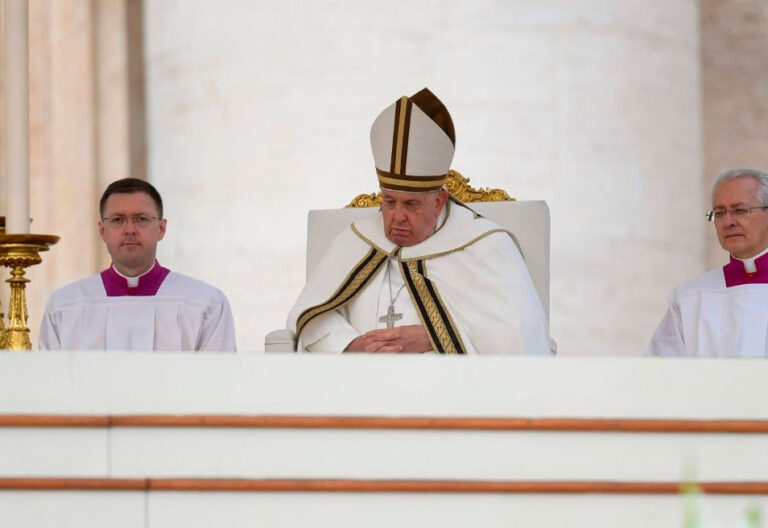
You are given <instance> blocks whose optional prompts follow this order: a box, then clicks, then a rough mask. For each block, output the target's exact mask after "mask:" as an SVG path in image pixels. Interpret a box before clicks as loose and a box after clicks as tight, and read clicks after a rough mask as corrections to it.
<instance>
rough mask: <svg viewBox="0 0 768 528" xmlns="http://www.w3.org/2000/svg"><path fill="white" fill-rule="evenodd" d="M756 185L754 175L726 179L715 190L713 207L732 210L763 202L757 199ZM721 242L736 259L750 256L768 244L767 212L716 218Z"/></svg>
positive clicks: (727, 214) (757, 187)
mask: <svg viewBox="0 0 768 528" xmlns="http://www.w3.org/2000/svg"><path fill="white" fill-rule="evenodd" d="M758 189H759V184H758V183H757V180H755V179H754V178H737V179H735V180H726V181H725V182H723V183H721V184H720V186H719V187H718V188H717V189H716V190H715V194H714V197H713V199H712V209H713V210H717V209H721V210H722V209H727V210H728V211H730V210H732V209H733V208H734V207H738V206H741V207H754V206H759V205H762V204H761V203H760V200H759V198H758V194H757V193H758ZM715 229H716V230H717V238H718V240H720V245H721V246H723V249H724V250H726V251H728V252H729V253H730V254H731V255H733V256H734V257H736V258H740V259H746V258H751V257H754V256H755V255H757V254H758V253H760V252H761V251H762V250H764V249H765V248H766V247H768V211H763V210H761V209H752V210H751V211H750V212H749V213H748V214H746V215H744V216H742V217H740V218H734V216H733V215H732V214H731V213H730V212H728V213H726V215H725V216H724V217H723V218H720V219H717V218H716V219H715Z"/></svg>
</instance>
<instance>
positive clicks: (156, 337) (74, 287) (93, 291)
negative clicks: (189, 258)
mask: <svg viewBox="0 0 768 528" xmlns="http://www.w3.org/2000/svg"><path fill="white" fill-rule="evenodd" d="M40 349H41V350H139V351H150V350H187V351H202V350H208V351H234V350H236V347H235V328H234V321H233V319H232V310H231V309H230V306H229V302H228V301H227V298H226V296H225V295H224V294H223V293H222V292H221V291H220V290H218V289H216V288H214V287H213V286H210V285H208V284H206V283H204V282H202V281H199V280H196V279H193V278H191V277H187V276H186V275H182V274H180V273H174V272H170V273H169V274H168V276H167V277H165V280H163V283H162V284H161V285H160V289H159V290H158V291H157V294H156V295H152V296H149V295H147V296H130V295H124V296H116V297H108V296H107V293H106V290H105V289H104V284H103V282H102V278H101V275H100V274H97V275H93V276H91V277H88V278H86V279H83V280H80V281H77V282H74V283H72V284H69V285H67V286H64V287H63V288H61V289H59V290H56V291H55V292H53V294H51V297H50V298H49V300H48V304H47V305H46V308H45V314H44V316H43V322H42V326H41V329H40Z"/></svg>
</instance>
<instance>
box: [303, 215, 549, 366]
mask: <svg viewBox="0 0 768 528" xmlns="http://www.w3.org/2000/svg"><path fill="white" fill-rule="evenodd" d="M391 260H394V261H395V263H396V266H397V267H396V269H397V270H398V271H399V274H400V276H399V277H396V283H399V284H404V285H405V288H404V291H403V293H402V296H403V298H410V301H411V303H412V309H413V311H414V312H415V313H416V314H417V315H416V316H415V317H416V320H415V321H416V322H420V324H422V325H423V326H424V327H425V329H426V331H427V336H428V338H429V340H430V342H431V343H432V345H433V351H435V352H439V353H446V354H453V353H455V354H549V353H550V344H549V333H548V324H547V318H546V315H545V313H544V309H543V308H542V305H541V301H540V300H539V297H538V295H537V293H536V290H535V288H534V286H533V282H532V281H531V277H530V275H529V273H528V270H527V268H526V266H525V262H524V261H523V258H522V257H521V255H520V251H519V250H518V248H517V245H516V244H515V241H514V239H513V238H512V236H511V235H510V233H508V232H507V231H505V230H504V229H502V228H501V227H499V226H498V225H496V224H494V223H493V222H491V221H490V220H487V219H485V218H483V217H481V216H479V215H477V214H475V213H474V212H473V211H471V210H469V209H467V208H466V207H464V206H462V205H461V204H457V203H451V202H450V201H449V202H447V203H446V212H445V220H444V222H443V223H442V225H440V227H439V228H438V229H437V231H436V232H435V233H433V234H432V235H431V236H430V237H428V238H427V239H426V240H424V241H422V242H421V243H419V244H415V245H413V246H408V247H398V246H396V245H395V244H394V243H393V242H391V241H389V240H388V239H387V238H386V237H385V235H384V224H383V219H382V215H381V214H380V213H379V212H373V211H372V212H371V216H369V217H366V218H364V219H361V220H358V221H355V222H354V223H353V224H352V225H351V226H350V227H349V228H347V229H345V230H344V231H342V232H341V233H340V234H339V235H338V236H337V237H336V238H335V239H334V240H333V242H332V243H331V245H330V246H329V247H328V249H327V251H326V253H325V255H324V256H323V258H322V260H321V261H320V263H319V264H318V266H317V268H316V269H315V271H314V272H313V273H312V276H311V277H310V278H309V280H308V281H307V284H306V286H305V288H304V290H303V291H302V293H301V295H300V296H299V299H298V301H297V302H296V304H295V305H294V307H293V309H292V310H291V313H290V314H289V316H288V328H289V329H291V330H293V331H295V332H296V333H297V335H298V338H299V350H300V351H302V350H303V351H309V352H340V351H342V350H343V349H344V348H345V347H346V346H347V345H348V344H349V343H350V342H351V341H352V340H353V339H355V338H356V337H357V336H359V335H361V334H363V333H365V332H367V331H369V330H373V329H376V328H380V327H381V323H380V321H381V320H382V319H383V318H384V316H385V315H386V313H387V308H388V306H387V304H388V303H386V302H382V300H385V299H387V298H388V294H390V293H394V291H393V290H392V289H390V287H391V285H392V284H391V281H392V278H391V275H392V273H391V270H390V272H389V273H387V266H388V263H390V261H391ZM382 289H384V290H385V293H382ZM395 290H396V289H395ZM398 323H400V324H410V323H409V322H408V317H407V316H406V318H405V320H404V321H398ZM395 326H399V324H396V325H395Z"/></svg>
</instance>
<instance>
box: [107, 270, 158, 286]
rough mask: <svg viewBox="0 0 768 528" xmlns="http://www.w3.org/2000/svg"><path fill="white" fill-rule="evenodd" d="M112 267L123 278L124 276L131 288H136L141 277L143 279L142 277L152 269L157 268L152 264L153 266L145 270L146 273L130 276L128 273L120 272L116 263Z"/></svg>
mask: <svg viewBox="0 0 768 528" xmlns="http://www.w3.org/2000/svg"><path fill="white" fill-rule="evenodd" d="M112 269H113V270H114V272H115V273H117V274H118V275H120V276H121V277H122V278H124V279H125V282H127V283H128V287H129V288H135V287H137V286H138V285H139V280H140V279H141V278H142V277H143V276H144V275H146V274H147V273H149V272H150V271H152V270H153V269H155V266H152V267H151V268H149V269H148V270H147V271H145V272H144V273H142V274H141V275H136V276H135V277H129V276H128V275H123V274H122V273H120V272H119V271H118V269H117V268H116V267H115V266H114V265H113V266H112Z"/></svg>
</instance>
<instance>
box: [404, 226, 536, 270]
mask: <svg viewBox="0 0 768 528" xmlns="http://www.w3.org/2000/svg"><path fill="white" fill-rule="evenodd" d="M494 233H506V234H508V235H509V236H510V237H511V238H512V241H513V242H514V243H515V245H516V246H517V249H518V251H520V255H522V254H523V249H522V248H521V247H520V242H518V241H517V237H516V236H515V235H513V234H512V233H511V232H510V231H507V230H506V229H491V230H490V231H487V232H485V233H483V234H482V235H480V236H478V237H476V238H473V239H472V240H470V241H469V242H467V243H466V244H464V245H461V246H458V247H455V248H453V249H449V250H448V251H442V252H440V253H430V254H429V255H420V256H418V257H412V258H404V259H401V260H400V262H413V261H417V260H422V259H432V258H437V257H442V256H445V255H450V254H451V253H455V252H456V251H461V250H463V249H466V248H468V247H469V246H471V245H472V244H474V243H475V242H477V241H479V240H482V239H484V238H485V237H487V236H489V235H492V234H494ZM523 259H525V256H523Z"/></svg>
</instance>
